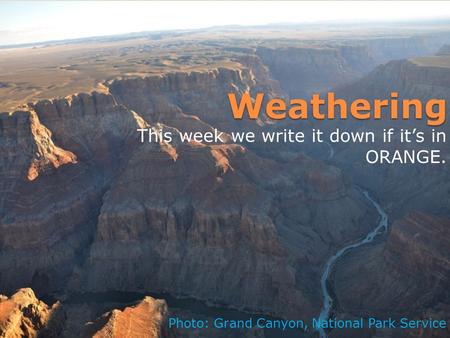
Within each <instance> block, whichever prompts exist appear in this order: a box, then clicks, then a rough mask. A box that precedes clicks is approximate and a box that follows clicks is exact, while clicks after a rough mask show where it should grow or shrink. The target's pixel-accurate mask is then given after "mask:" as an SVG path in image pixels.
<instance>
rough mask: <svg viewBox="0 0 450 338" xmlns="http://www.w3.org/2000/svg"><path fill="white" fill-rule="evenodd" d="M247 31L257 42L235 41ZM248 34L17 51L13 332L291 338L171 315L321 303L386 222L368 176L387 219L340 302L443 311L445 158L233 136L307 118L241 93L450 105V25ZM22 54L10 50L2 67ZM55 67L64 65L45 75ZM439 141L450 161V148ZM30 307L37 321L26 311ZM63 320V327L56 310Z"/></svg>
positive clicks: (308, 313)
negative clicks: (449, 49) (251, 107)
mask: <svg viewBox="0 0 450 338" xmlns="http://www.w3.org/2000/svg"><path fill="white" fill-rule="evenodd" d="M244 33H245V34H247V35H248V36H250V37H249V38H248V39H249V41H250V42H249V43H247V42H244V43H243V42H242V41H241V40H240V39H241V37H240V34H244ZM244 33H242V32H238V33H236V36H234V37H233V36H231V37H230V35H227V38H224V37H222V36H221V35H220V34H218V33H216V32H211V35H210V36H207V37H205V36H203V35H201V34H200V33H192V34H191V35H189V34H186V35H183V36H182V37H173V36H170V35H169V36H167V37H165V38H161V39H152V38H151V37H149V36H138V37H135V38H122V39H117V41H116V40H114V39H112V40H108V41H106V42H98V44H96V45H98V47H93V46H92V44H89V43H86V44H83V43H81V44H80V45H78V46H77V45H76V44H75V45H73V44H71V43H68V46H69V47H70V48H69V51H70V52H63V51H62V49H61V48H60V46H58V45H50V46H45V47H44V46H39V48H37V49H30V51H29V53H30V54H33V53H37V51H39V50H40V49H42V52H43V53H44V55H46V57H45V58H41V59H39V57H37V59H36V66H35V70H34V72H35V73H33V74H29V75H28V78H26V79H24V78H21V76H23V73H22V70H23V69H24V68H23V67H24V65H22V64H20V62H21V60H20V57H19V58H17V59H16V60H15V65H16V67H17V74H18V75H17V76H18V78H17V79H16V80H15V81H17V82H18V83H13V82H14V72H13V71H11V72H8V73H5V75H2V76H0V82H1V83H8V86H4V87H0V98H2V100H1V101H2V105H1V108H2V110H6V112H5V113H1V114H0V154H1V157H0V192H1V193H0V234H1V236H0V253H1V254H0V293H1V294H6V295H9V296H5V297H3V298H0V299H1V300H0V313H1V317H0V323H2V324H1V325H2V326H0V332H1V334H4V335H6V336H8V333H6V334H5V333H4V332H9V331H8V330H12V331H14V332H15V333H14V334H16V335H18V336H20V334H21V332H20V330H23V328H24V327H26V328H27V330H29V333H28V336H36V335H37V334H38V333H39V334H42V335H44V334H47V335H49V336H51V334H55V333H54V332H57V333H56V335H57V336H58V335H59V336H64V337H76V336H79V337H81V336H86V337H87V336H94V337H106V336H113V337H115V336H117V337H121V336H124V333H123V330H125V327H131V328H132V330H135V331H133V332H134V333H130V334H131V336H139V334H142V335H143V336H146V337H147V336H151V337H153V336H154V337H211V336H215V337H220V336H221V335H222V336H223V337H234V336H235V337H243V336H246V337H273V335H274V334H275V336H276V334H277V333H273V332H267V331H261V330H249V331H227V332H216V331H208V330H206V331H202V332H200V331H182V330H178V331H176V330H175V331H170V330H169V331H168V330H166V328H167V326H166V324H165V323H166V320H167V316H168V314H169V313H174V314H177V315H179V316H182V317H189V316H192V314H193V313H194V314H196V315H199V316H201V317H202V318H212V317H214V315H213V314H214V313H215V312H217V311H231V316H238V315H239V314H242V313H249V314H264V315H268V316H273V317H276V318H304V319H305V320H309V319H311V318H314V317H317V316H318V315H319V313H320V311H321V308H322V297H323V288H321V276H322V274H323V269H324V267H325V266H326V262H327V261H328V260H329V258H330V257H332V256H333V255H334V254H335V253H336V252H338V251H339V250H341V249H342V248H345V247H346V246H348V245H349V243H355V242H357V241H358V240H360V239H361V238H365V237H366V235H367V234H368V233H370V232H371V231H372V230H373V229H374V228H375V227H376V225H377V224H378V222H379V212H378V211H377V209H376V208H374V205H373V204H371V203H369V202H368V200H367V196H366V195H365V194H364V192H363V191H362V190H361V189H360V188H358V186H360V187H362V188H363V189H367V190H368V191H370V193H371V196H373V198H374V201H375V200H376V201H377V202H378V203H379V204H380V205H381V206H382V207H383V209H384V210H386V213H387V214H388V215H389V219H390V220H392V225H391V226H390V230H389V231H387V232H386V233H385V234H383V235H380V236H378V237H377V238H376V239H374V240H373V243H370V244H368V245H365V246H363V247H360V248H357V249H355V250H352V251H351V252H348V253H346V254H345V255H342V257H340V258H339V259H338V260H336V261H335V262H334V268H333V269H331V270H330V274H329V279H328V282H327V285H325V287H327V288H328V290H330V297H333V299H334V301H333V306H332V308H331V309H330V313H332V314H333V315H337V316H339V317H343V318H352V317H355V316H358V314H360V313H363V314H365V315H367V314H373V315H382V314H383V313H384V314H386V313H390V314H391V313H392V316H396V315H401V314H402V313H403V309H405V308H406V309H410V311H411V313H408V315H411V316H428V315H430V314H435V315H436V316H443V317H444V319H445V318H447V319H448V314H449V312H448V304H449V299H448V295H447V293H446V290H448V286H449V282H450V281H449V276H450V267H449V257H448V253H449V252H450V251H449V250H448V249H449V248H448V244H449V243H448V236H447V233H446V232H448V218H449V217H448V215H449V211H450V209H449V208H450V204H449V201H450V199H449V191H450V187H449V182H450V180H449V177H448V175H449V171H448V167H447V165H448V164H447V165H443V166H440V167H429V166H424V167H420V168H417V167H403V166H390V167H378V166H369V165H368V164H366V163H364V162H363V161H361V157H358V156H359V154H360V153H362V152H364V151H365V150H366V149H365V147H364V146H355V145H345V144H339V145H333V147H332V148H331V153H330V154H331V155H330V156H327V154H328V152H327V151H325V150H324V149H322V148H320V147H312V146H308V145H305V146H303V145H302V147H299V146H298V145H297V146H296V145H285V144H283V145H276V144H270V145H269V144H264V145H261V144H253V145H252V144H234V143H232V141H231V138H230V137H229V133H231V132H233V131H239V130H241V131H243V130H247V131H248V130H253V131H261V130H263V131H273V130H275V131H276V130H279V129H280V128H285V127H286V126H290V127H292V125H289V123H288V122H284V121H283V122H280V123H274V121H273V120H271V119H269V118H267V117H264V116H261V117H260V118H259V119H256V120H242V121H236V120H233V119H232V118H231V117H230V106H229V102H228V97H227V95H228V93H234V94H235V95H236V97H241V96H242V95H243V94H244V93H246V92H249V93H251V94H255V93H257V92H264V93H265V97H266V98H267V100H270V99H271V98H274V97H285V98H287V99H288V98H289V97H295V96H301V95H310V94H311V93H313V92H322V91H325V90H328V89H331V88H336V92H337V93H339V95H342V96H344V97H346V98H349V99H350V98H352V97H365V98H367V99H370V98H374V97H383V96H382V95H384V94H386V91H387V90H389V91H393V90H397V91H399V92H400V93H403V94H404V95H405V96H407V95H412V96H414V97H419V98H421V99H424V100H425V99H430V98H431V97H436V96H438V97H442V98H444V99H447V102H449V101H448V100H449V99H450V98H449V97H448V96H449V93H450V66H447V65H450V62H449V60H450V58H449V57H448V56H447V55H446V54H445V53H444V52H445V50H446V49H445V45H446V44H448V42H449V41H450V33H448V32H447V31H445V32H441V31H437V32H436V33H434V34H432V35H430V36H426V37H424V36H422V35H420V34H419V33H417V32H409V34H407V35H406V36H403V35H402V36H391V35H390V34H392V32H389V35H388V33H385V35H386V36H384V37H383V38H379V37H375V36H374V37H373V38H372V39H363V40H362V39H361V37H360V36H358V35H356V36H354V34H353V33H352V34H350V33H348V34H347V35H346V34H344V36H343V37H336V36H334V35H333V34H332V33H330V35H329V36H327V37H326V39H325V38H323V37H317V36H315V35H314V34H313V33H311V36H310V40H308V41H305V39H300V38H295V32H292V31H288V32H286V31H284V30H282V31H281V32H278V33H274V32H271V33H267V36H266V37H265V38H264V39H261V37H259V38H257V37H258V36H260V35H259V34H260V33H261V32H256V33H255V32H244ZM366 33H367V32H364V34H366ZM252 34H254V36H251V35H252ZM277 34H278V35H277ZM364 34H362V33H361V35H364ZM402 34H405V33H402ZM281 35H283V36H284V35H286V36H288V37H289V39H290V40H287V41H285V40H282V39H279V38H280V36H281ZM399 35H400V34H399ZM275 38H276V39H278V40H277V41H280V42H278V45H276V46H273V40H272V39H275ZM66 47H67V46H66ZM95 48H98V50H95ZM72 49H74V50H75V51H76V53H75V52H74V51H73V50H72ZM100 51H102V53H103V54H101V55H100V54H99V53H100ZM14 52H15V51H14V50H13V49H12V50H6V51H0V68H1V67H3V68H2V69H5V68H4V67H5V65H7V64H8V62H7V61H8V60H11V57H12V55H14ZM65 53H66V54H67V55H66V54H65ZM77 53H79V54H80V55H81V56H80V55H78V54H77ZM435 53H438V54H439V55H434V54H435ZM48 55H52V56H53V57H52V58H49V56H48ZM69 56H70V57H72V61H71V62H72V64H71V65H69V66H68V65H67V64H68V63H69V61H70V60H69V59H70V57H69ZM411 57H414V58H411ZM405 58H409V59H408V60H400V61H399V60H393V61H389V60H391V59H405ZM45 60H47V61H45ZM48 60H51V65H48V64H46V62H50V61H48ZM98 60H100V61H98ZM102 60H104V61H102ZM44 61H45V62H44ZM99 64H101V66H99ZM112 65H114V66H112ZM48 67H53V68H52V69H53V71H54V74H55V78H54V79H51V78H50V77H49V76H47V77H39V76H36V74H38V73H39V71H40V72H42V71H44V70H45V71H46V72H49V70H48V69H49V68H48ZM68 69H69V70H68ZM68 74H69V75H68ZM74 74H76V75H74ZM86 74H90V75H89V76H87V75H86ZM32 75H33V76H32ZM56 75H57V76H56ZM20 81H23V82H22V83H21V84H20V83H19V82H20ZM52 81H60V82H58V83H63V82H64V83H66V85H65V86H61V87H58V88H56V87H52V86H56V84H55V83H52ZM24 83H27V85H24ZM19 87H20V89H16V90H15V91H12V88H19ZM29 87H34V88H35V89H36V90H30V89H29ZM52 88H53V90H52ZM391 88H393V89H391ZM51 93H53V95H50V94H51ZM384 122H385V121H378V122H377V123H376V124H375V126H374V128H382V126H383V123H384ZM349 123H350V125H351V127H352V128H354V129H355V130H360V129H362V128H363V127H362V126H361V125H358V123H357V122H354V121H349ZM414 123H419V122H417V121H415V122H414ZM324 126H325V127H326V126H328V127H330V128H331V127H332V126H333V121H330V122H329V123H326V124H324ZM310 127H314V123H305V124H302V125H301V126H298V127H295V128H297V129H298V130H299V131H301V130H307V128H310ZM143 128H147V129H151V130H155V131H158V132H165V131H167V132H172V133H174V134H176V133H178V132H195V131H202V132H212V133H214V131H215V130H217V131H218V132H222V133H223V135H224V141H225V142H203V143H202V142H177V141H176V138H175V139H174V141H172V142H165V141H164V140H160V141H159V142H144V143H142V142H140V135H139V133H138V132H137V130H138V129H143ZM439 128H441V129H442V130H446V128H447V126H446V124H444V125H442V126H441V127H439ZM440 147H441V148H442V151H443V153H444V156H448V153H446V151H448V146H446V145H445V144H442V145H440ZM324 153H325V155H324ZM436 201H437V202H436ZM20 288H31V289H32V290H31V289H21V290H20V291H17V292H16V290H17V289H20ZM424 290H425V291H424ZM34 293H36V295H37V297H36V296H35V294H34ZM24 294H25V295H26V297H25V296H23V295H24ZM112 294H118V295H122V296H123V297H124V299H122V298H121V297H117V298H118V299H114V298H116V297H113V296H111V295H112ZM82 295H84V296H82ZM102 295H104V297H105V299H103V300H102V297H103V296H102ZM125 296H126V297H125ZM150 296H152V297H150ZM24 297H25V298H26V300H23V298H24ZM156 298H164V299H167V302H166V301H164V300H162V299H161V300H157V299H156ZM38 299H42V301H40V300H38ZM76 299H84V300H85V301H76ZM183 299H185V300H186V301H185V302H183V301H182V300H183ZM198 303H200V304H201V305H197V304H198ZM30 304H31V308H33V309H34V310H33V311H34V312H36V314H33V316H32V317H33V320H32V321H31V322H30V320H29V316H28V315H27V313H26V312H27V311H25V312H24V310H23V309H25V308H27V307H29V306H30ZM172 305H173V306H172ZM194 305H195V306H194ZM197 307H201V310H200V311H199V310H196V308H197ZM196 311H197V312H196ZM408 311H409V310H408ZM60 316H63V317H64V318H65V319H64V320H62V319H61V318H62V317H60ZM4 318H9V319H7V320H6V319H4ZM36 318H37V319H38V320H35V319H36ZM52 318H56V319H57V320H56V321H57V322H61V323H62V326H61V327H54V326H52V325H50V324H48V323H49V322H51V321H52ZM4 322H6V323H8V324H3V323H4ZM20 323H25V324H24V325H22V324H20ZM55 330H56V331H55ZM146 330H148V331H149V332H147V331H146ZM44 331H46V332H47V333H45V332H44ZM150 331H151V332H150ZM49 332H50V333H49ZM51 332H53V333H51ZM356 333H357V334H361V333H358V332H356ZM339 334H341V335H342V334H344V333H340V332H338V330H333V331H331V333H330V337H338V336H339ZM347 334H348V335H347V337H351V335H352V334H353V335H354V334H355V332H349V333H347ZM363 334H365V335H366V336H367V337H380V335H384V336H385V337H394V336H393V335H390V334H391V333H389V332H385V331H383V330H378V331H377V332H364V333H363ZM427 334H428V333H427V332H418V333H416V332H411V333H405V335H404V336H405V337H423V338H425V337H428V336H427ZM443 334H444V335H442V337H444V336H445V332H444V333H443ZM26 335H27V334H26ZM301 335H304V336H305V337H314V335H317V333H315V332H310V333H301ZM375 335H377V336H375ZM9 336H14V335H9ZM298 336H299V335H298V334H297V335H296V337H298ZM356 336H358V335H356ZM358 337H361V336H360V335H359V336H358ZM395 337H398V336H395Z"/></svg>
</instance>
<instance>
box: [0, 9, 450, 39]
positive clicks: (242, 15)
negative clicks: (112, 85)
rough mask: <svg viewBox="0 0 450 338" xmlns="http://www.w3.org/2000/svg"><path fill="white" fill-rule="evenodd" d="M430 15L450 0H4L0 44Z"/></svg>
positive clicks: (445, 14)
mask: <svg viewBox="0 0 450 338" xmlns="http://www.w3.org/2000/svg"><path fill="white" fill-rule="evenodd" d="M430 18H450V2H439V1H437V2H434V1H424V2H417V1H409V2H406V1H399V2H396V1H386V2H362V1H359V2H356V1H349V2H338V1H331V2H326V1H322V2H320V1H311V2H307V1H300V2H293V1H288V2H282V1H275V2H267V1H261V2H257V1H249V2H237V1H236V2H225V1H222V2H205V1H197V2H195V1H192V2H188V1H181V2H175V1H174V2H169V1H165V2H143V1H137V2H133V1H114V2H106V1H85V2H83V1H59V2H56V1H42V2H41V1H29V2H21V1H14V2H13V1H1V0H0V45H4V44H15V43H25V42H34V41H44V40H55V39H65V38H77V37H86V36H96V35H110V34H118V33H128V32H138V31H146V30H167V29H186V28H202V27H210V26H218V25H232V24H233V25H234V24H237V25H259V24H267V23H281V22H292V23H302V22H321V21H330V20H332V21H339V22H344V21H349V20H350V21H368V20H369V21H383V20H389V21H396V20H407V19H430Z"/></svg>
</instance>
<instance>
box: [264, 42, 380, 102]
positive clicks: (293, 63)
mask: <svg viewBox="0 0 450 338" xmlns="http://www.w3.org/2000/svg"><path fill="white" fill-rule="evenodd" d="M256 53H257V55H258V56H259V57H260V58H261V60H262V61H263V63H264V64H265V65H267V67H268V69H269V71H270V73H271V75H272V77H273V78H274V79H276V80H278V81H279V83H280V85H281V86H282V88H283V89H284V90H285V91H286V92H287V93H288V94H289V95H290V96H291V97H308V96H310V95H311V94H312V93H313V92H314V93H318V92H323V91H327V90H330V89H331V88H333V87H336V86H339V85H342V84H346V83H349V82H351V81H353V80H356V79H357V78H359V77H361V76H362V75H363V74H364V73H366V72H368V71H369V70H370V69H372V68H373V67H374V66H375V65H376V64H377V61H376V59H374V57H373V56H372V55H371V52H370V50H369V49H368V48H367V47H365V46H342V47H339V46H337V47H317V48H306V47H305V48H294V47H290V48H277V49H271V48H263V47H261V48H258V50H257V52H256Z"/></svg>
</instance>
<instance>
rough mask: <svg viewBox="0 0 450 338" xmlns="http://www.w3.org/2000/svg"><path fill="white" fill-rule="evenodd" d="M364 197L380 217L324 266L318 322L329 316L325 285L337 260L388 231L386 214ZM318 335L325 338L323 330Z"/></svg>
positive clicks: (365, 193) (373, 202)
mask: <svg viewBox="0 0 450 338" xmlns="http://www.w3.org/2000/svg"><path fill="white" fill-rule="evenodd" d="M363 194H364V196H365V197H366V198H367V200H368V201H369V202H370V203H371V204H372V205H373V206H374V207H375V209H376V210H377V212H378V214H379V215H380V220H379V221H378V224H377V226H376V228H375V229H373V230H372V231H371V232H369V233H368V234H367V236H366V237H365V238H363V239H361V240H359V241H357V242H355V243H353V244H350V245H347V246H345V247H343V248H342V249H340V250H339V251H338V252H336V253H335V254H334V255H333V256H331V257H330V258H329V259H328V261H327V262H326V264H325V267H324V270H323V273H322V277H321V278H320V287H321V289H322V294H323V306H322V310H321V312H320V315H319V319H320V320H328V319H329V316H330V311H331V308H332V306H333V299H332V298H331V295H330V293H329V291H328V288H327V284H328V280H329V278H330V274H331V271H332V270H333V267H334V265H335V263H336V262H337V260H338V259H339V258H340V257H342V256H343V255H344V254H346V253H348V252H349V251H350V250H352V249H355V248H358V247H360V246H362V245H364V244H367V243H370V242H372V241H373V240H374V238H375V237H376V236H377V235H379V234H381V233H384V232H386V231H387V229H388V216H387V214H386V212H385V211H384V210H383V209H382V208H381V206H380V205H379V204H378V203H377V202H376V201H375V200H374V199H373V198H372V197H371V196H370V195H369V193H368V192H367V191H363ZM317 331H318V332H319V334H320V338H327V334H326V332H325V330H324V329H323V328H319V329H317Z"/></svg>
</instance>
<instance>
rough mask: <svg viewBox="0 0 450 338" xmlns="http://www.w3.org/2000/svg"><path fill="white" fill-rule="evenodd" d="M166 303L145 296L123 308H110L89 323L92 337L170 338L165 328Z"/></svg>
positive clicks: (171, 335) (170, 335)
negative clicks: (134, 303) (136, 302)
mask: <svg viewBox="0 0 450 338" xmlns="http://www.w3.org/2000/svg"><path fill="white" fill-rule="evenodd" d="M167 315H168V309H167V304H166V302H165V301H163V300H159V299H154V298H152V297H145V298H144V299H143V300H142V301H140V302H139V303H138V304H136V305H134V306H130V307H126V308H125V309H123V310H112V311H111V312H108V313H106V314H104V315H103V316H102V317H101V318H99V319H98V320H97V321H96V322H94V323H93V324H91V327H90V330H97V331H94V332H93V333H92V335H89V336H90V337H93V338H170V337H175V336H174V335H173V334H170V333H168V329H167Z"/></svg>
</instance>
